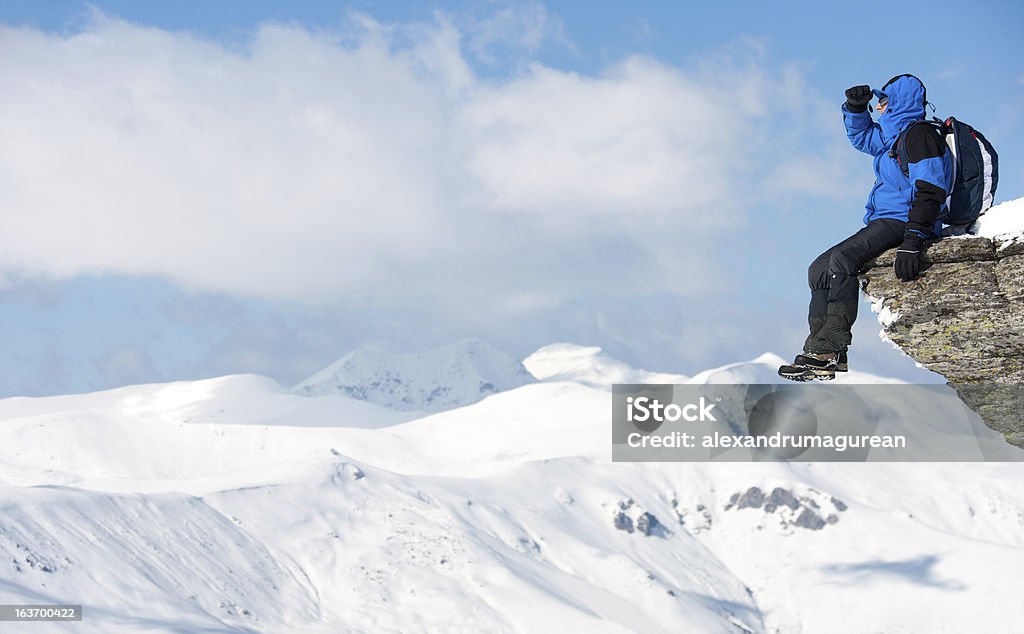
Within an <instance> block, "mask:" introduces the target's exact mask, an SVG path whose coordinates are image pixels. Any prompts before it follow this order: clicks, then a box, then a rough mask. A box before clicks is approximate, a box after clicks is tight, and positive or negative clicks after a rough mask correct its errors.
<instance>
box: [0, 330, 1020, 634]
mask: <svg viewBox="0 0 1024 634" xmlns="http://www.w3.org/2000/svg"><path fill="white" fill-rule="evenodd" d="M558 348H559V347H555V348H553V349H555V350H557V349H558ZM561 348H562V350H563V352H565V351H570V352H571V350H572V347H570V346H562V347H561ZM543 350H547V352H546V353H545V354H543V355H540V356H539V357H536V358H537V359H543V358H547V359H548V360H549V361H550V360H551V359H552V358H553V356H556V355H552V354H551V352H552V350H549V349H543ZM540 352H542V351H538V354H539V353H540ZM568 356H570V357H572V356H573V355H572V354H570V355H568ZM579 356H580V355H575V357H574V358H576V359H577V361H579ZM584 356H585V355H584ZM591 356H592V358H595V359H596V363H599V364H604V366H603V367H620V368H622V367H627V368H628V366H624V365H621V366H620V365H616V363H617V362H614V360H610V359H606V358H604V359H602V358H601V357H600V355H598V354H597V353H594V354H593V355H591ZM531 358H533V357H531ZM535 360H536V359H535ZM552 363H553V362H552ZM574 363H575V362H574ZM773 363H775V358H773V357H767V356H766V357H761V358H760V359H758V360H755V361H753V362H750V363H746V364H733V365H731V366H725V367H724V368H719V369H717V370H714V371H710V372H708V373H701V374H699V375H697V377H695V380H696V379H698V378H701V380H715V381H722V380H724V379H727V378H730V377H734V378H735V377H739V378H747V377H749V376H753V375H756V374H757V372H759V371H760V370H759V369H758V368H759V367H760V366H761V365H765V364H768V365H770V364H773ZM530 365H534V364H532V363H531V364H530ZM573 367H574V368H575V370H574V371H576V372H578V375H577V376H580V377H584V378H582V379H581V380H563V377H564V375H565V373H564V372H556V373H554V374H552V375H551V378H550V380H545V381H541V382H533V383H528V384H526V385H522V386H520V387H518V388H515V389H509V390H507V391H503V392H500V393H497V394H494V395H492V396H491V397H489V398H486V399H484V400H482V401H480V402H477V403H475V404H471V405H468V406H463V407H459V408H456V409H452V410H451V411H445V412H440V413H436V414H433V415H430V416H425V417H422V418H418V419H416V420H407V421H405V422H399V423H398V424H396V421H395V420H394V419H392V418H389V417H391V416H402V414H400V413H398V412H395V411H393V410H390V409H386V408H383V407H378V406H376V405H373V404H369V403H366V402H363V401H358V400H354V399H351V398H347V397H343V396H331V397H325V398H316V399H310V398H304V397H300V396H297V395H294V394H289V393H287V392H286V391H285V390H283V389H282V388H281V387H280V386H278V385H277V384H276V383H274V382H272V381H270V380H268V379H262V378H260V377H253V376H238V377H224V378H222V379H213V380H209V381H199V382H181V383H173V384H166V385H147V386H134V387H130V388H122V389H120V390H112V391H108V392H100V393H94V394H86V395H75V396H63V397H54V398H43V399H25V398H15V399H5V400H0V483H2V484H0V562H6V563H0V603H7V604H19V603H81V604H83V605H84V606H85V615H86V617H85V620H84V621H83V622H81V623H78V624H75V626H74V628H73V631H76V632H104V633H106V632H139V631H146V632H196V631H203V632H338V631H346V632H350V631H351V632H370V631H372V632H434V631H473V632H477V631H488V632H491V631H494V632H536V631H552V630H559V631H584V630H585V631H594V632H679V631H684V632H698V633H703V632H711V633H719V632H720V633H723V634H724V633H730V634H736V633H741V632H748V633H749V632H754V633H765V634H767V633H775V632H786V633H789V632H798V633H799V632H825V631H827V632H851V633H854V632H856V633H861V632H877V631H894V632H895V631H905V632H961V631H985V632H1016V631H1018V626H1019V623H1021V622H1024V602H1022V601H1021V599H1020V593H1019V583H1018V579H1019V571H1020V570H1021V568H1022V566H1024V492H1022V491H1021V488H1020V486H1019V481H1020V478H1021V476H1022V475H1024V465H1022V464H1019V463H1002V464H985V463H974V464H956V463H953V464H929V463H922V464H878V463H875V464H842V463H829V464H822V463H814V464H806V463H805V464H795V463H794V464H785V463H753V464H736V463H733V464H674V463H613V462H611V460H610V453H611V450H610V442H609V433H608V432H609V429H610V427H611V422H610V418H611V416H610V414H611V412H610V398H609V392H608V390H607V388H605V387H602V386H600V385H599V384H600V383H601V382H602V381H600V374H599V371H597V370H594V369H590V370H588V369H587V368H586V367H585V363H582V362H581V363H579V364H578V365H575V366H573ZM637 372H642V371H639V370H638V371H637ZM751 373H752V374H751ZM456 376H459V377H461V376H462V375H456ZM634 376H639V375H634ZM403 377H406V378H407V377H408V375H403ZM586 377H589V378H586ZM429 378H431V379H436V378H437V377H429ZM591 379H596V380H591ZM862 379H863V380H865V381H866V380H871V379H872V377H869V376H865V377H862ZM409 415H411V414H406V416H409ZM31 628H32V629H31V631H33V632H63V631H69V630H70V629H71V628H67V627H65V626H64V625H60V624H49V625H48V624H42V623H39V624H32V626H31ZM5 631H6V630H5ZM12 631H18V630H13V629H12ZM26 631H27V630H26Z"/></svg>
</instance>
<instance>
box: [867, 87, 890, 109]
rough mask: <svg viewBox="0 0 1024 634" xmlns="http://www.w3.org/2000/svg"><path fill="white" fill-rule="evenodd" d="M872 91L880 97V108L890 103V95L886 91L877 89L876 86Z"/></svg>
mask: <svg viewBox="0 0 1024 634" xmlns="http://www.w3.org/2000/svg"><path fill="white" fill-rule="evenodd" d="M871 92H873V93H874V95H875V97H877V98H878V106H879V107H880V108H884V107H885V106H887V105H889V97H888V95H886V94H885V93H884V92H882V91H881V90H876V89H874V88H872V89H871Z"/></svg>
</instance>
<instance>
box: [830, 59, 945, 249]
mask: <svg viewBox="0 0 1024 634" xmlns="http://www.w3.org/2000/svg"><path fill="white" fill-rule="evenodd" d="M881 92H883V93H884V94H885V96H886V97H888V99H889V105H888V107H887V108H886V111H885V112H884V113H883V114H882V115H881V116H880V117H879V118H878V122H877V123H875V122H874V121H873V120H872V119H871V114H870V109H866V110H865V111H864V112H850V111H849V110H847V109H846V104H843V122H844V123H845V124H846V135H847V136H848V137H849V138H850V143H852V144H853V147H855V148H856V149H858V150H860V151H861V152H864V153H866V154H870V155H871V156H873V157H874V169H875V185H874V187H873V188H872V189H871V193H870V194H869V195H868V202H867V204H866V205H865V209H866V210H867V213H865V214H864V223H865V224H867V223H869V222H871V221H872V220H878V219H879V218H893V219H895V220H902V221H904V222H906V221H907V219H908V215H909V213H910V208H911V205H912V203H913V202H914V197H915V196H916V195H917V193H918V181H924V182H925V183H930V184H931V185H933V186H935V187H938V188H939V189H941V190H942V191H943V192H947V193H948V192H949V190H950V188H951V187H952V180H953V162H952V159H951V157H950V153H949V151H946V152H945V153H944V154H943V155H942V156H935V157H929V158H925V159H923V160H920V161H918V162H916V163H915V162H911V163H910V165H909V169H910V174H909V176H907V175H904V173H903V170H902V169H900V165H899V163H898V161H897V159H896V158H894V157H891V156H890V155H889V151H890V149H892V146H893V144H894V143H895V142H896V139H897V138H898V137H899V135H900V133H901V132H903V131H904V130H906V129H907V127H908V126H910V124H911V123H913V122H915V121H921V120H923V119H924V118H925V102H926V97H925V88H924V84H922V83H921V80H919V79H918V78H917V77H914V76H913V75H901V76H899V77H897V78H895V79H894V80H892V81H890V82H889V83H888V84H886V85H885V86H884V87H883V88H882V90H881ZM916 130H917V129H916V128H915V132H916ZM941 231H942V221H941V220H936V222H935V226H934V228H933V233H934V234H935V235H939V234H940V233H941Z"/></svg>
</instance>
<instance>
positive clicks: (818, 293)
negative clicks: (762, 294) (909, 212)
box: [804, 218, 906, 353]
mask: <svg viewBox="0 0 1024 634" xmlns="http://www.w3.org/2000/svg"><path fill="white" fill-rule="evenodd" d="M905 226H906V223H905V222H903V221H902V220H893V219H888V218H886V219H881V220H872V221H871V222H870V223H868V224H867V225H866V226H865V227H864V228H862V229H861V230H860V231H858V232H857V233H855V234H853V235H852V236H850V237H849V238H847V239H845V240H843V241H842V242H840V243H839V244H837V245H835V246H834V247H832V248H831V249H829V250H828V251H825V252H824V253H822V254H821V255H819V256H818V257H817V258H815V259H814V262H812V263H811V266H810V267H808V269H807V281H808V283H809V284H810V286H811V306H810V309H809V310H808V316H807V322H808V326H810V329H811V333H810V334H809V335H808V336H807V340H806V341H805V342H804V352H805V353H821V352H843V351H845V350H846V347H847V346H849V345H850V341H851V340H852V339H853V335H852V334H851V332H850V330H851V329H852V328H853V322H854V321H856V319H857V303H858V299H859V297H858V293H859V291H860V285H859V284H858V283H857V273H858V272H859V271H860V270H861V269H862V268H863V267H864V265H865V264H867V263H868V262H869V261H871V260H873V259H874V258H876V257H878V256H879V255H881V254H882V252H883V251H886V250H888V249H891V248H893V247H896V246H899V245H900V243H901V242H903V229H904V227H905Z"/></svg>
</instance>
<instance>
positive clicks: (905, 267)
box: [892, 233, 924, 282]
mask: <svg viewBox="0 0 1024 634" xmlns="http://www.w3.org/2000/svg"><path fill="white" fill-rule="evenodd" d="M923 246H924V239H923V238H922V237H921V236H918V235H915V234H913V233H906V234H904V235H903V244H901V245H900V248H898V249H896V261H895V262H894V263H893V265H892V268H893V270H894V271H895V273H896V277H898V278H900V281H901V282H909V281H910V280H912V279H914V278H915V277H917V274H918V273H920V272H921V251H922V248H923Z"/></svg>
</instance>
